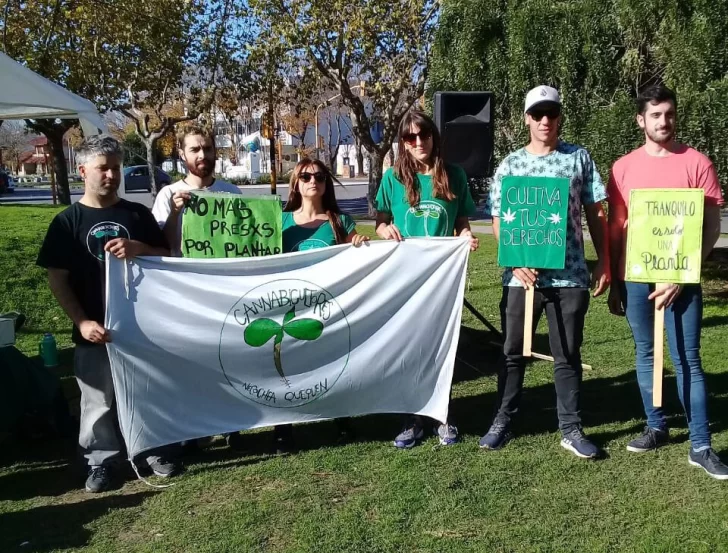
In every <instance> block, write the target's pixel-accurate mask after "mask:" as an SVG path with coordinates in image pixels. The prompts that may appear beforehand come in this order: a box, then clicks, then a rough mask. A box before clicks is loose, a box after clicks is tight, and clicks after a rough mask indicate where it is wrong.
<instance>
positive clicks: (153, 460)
mask: <svg viewBox="0 0 728 553" xmlns="http://www.w3.org/2000/svg"><path fill="white" fill-rule="evenodd" d="M147 463H148V464H149V468H150V469H151V471H152V472H153V473H154V474H155V475H156V476H159V477H161V478H170V477H172V476H177V475H178V474H179V473H180V472H182V465H181V464H180V463H175V462H174V461H170V460H169V459H165V458H164V457H149V458H148V459H147Z"/></svg>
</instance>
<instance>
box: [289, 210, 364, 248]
mask: <svg viewBox="0 0 728 553" xmlns="http://www.w3.org/2000/svg"><path fill="white" fill-rule="evenodd" d="M339 220H340V221H341V225H342V226H343V227H344V230H345V231H346V234H347V236H348V235H349V234H351V233H352V231H353V230H354V229H355V228H356V223H355V222H354V219H352V218H351V217H349V216H348V215H345V214H344V213H342V214H340V215H339ZM335 245H336V235H335V234H334V229H333V228H331V223H329V222H328V221H324V222H323V223H322V224H320V225H319V226H317V227H302V226H299V225H297V224H296V221H295V220H294V219H293V212H291V211H284V212H283V253H290V252H300V251H303V250H313V249H316V248H325V247H326V246H335Z"/></svg>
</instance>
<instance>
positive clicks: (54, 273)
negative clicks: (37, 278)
mask: <svg viewBox="0 0 728 553" xmlns="http://www.w3.org/2000/svg"><path fill="white" fill-rule="evenodd" d="M69 275H70V272H69V271H67V270H65V269H48V285H49V286H50V289H51V292H53V295H54V296H55V297H56V300H58V303H59V305H60V306H61V308H62V309H63V310H64V311H65V312H66V315H68V317H69V318H70V319H71V320H72V321H73V324H75V325H76V326H77V327H78V329H79V331H80V332H81V335H82V336H83V337H84V338H85V339H86V340H88V341H89V342H93V343H95V344H103V343H104V342H110V341H111V340H110V336H109V331H108V330H106V329H105V328H104V327H103V326H101V325H100V324H99V323H97V322H96V321H92V320H90V319H89V318H88V316H87V315H86V312H85V311H84V310H83V307H81V304H80V303H79V301H78V298H77V297H76V294H74V292H73V290H72V289H71V285H70V283H69Z"/></svg>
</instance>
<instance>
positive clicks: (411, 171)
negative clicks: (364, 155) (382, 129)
mask: <svg viewBox="0 0 728 553" xmlns="http://www.w3.org/2000/svg"><path fill="white" fill-rule="evenodd" d="M412 127H417V128H418V129H420V131H425V132H429V133H430V134H431V136H432V153H431V154H430V159H431V161H432V195H433V197H435V198H440V199H441V200H445V201H448V202H449V201H452V200H454V199H455V194H453V193H452V190H450V182H449V181H448V178H447V172H446V171H445V162H444V161H443V159H442V156H441V155H440V132H439V131H438V130H437V126H436V125H435V122H434V121H433V120H432V119H430V117H429V116H428V115H427V114H426V113H423V112H421V111H417V110H412V111H409V112H408V113H407V114H406V115H405V116H404V117H403V118H402V121H400V122H399V130H398V131H397V135H398V137H399V149H398V151H397V161H396V162H395V163H394V176H396V177H397V179H398V180H399V182H401V183H402V184H403V185H404V189H405V191H406V192H407V202H408V203H409V204H410V205H411V206H412V207H415V206H416V205H417V204H419V203H420V196H421V191H420V183H419V181H418V180H417V168H418V167H419V162H418V161H417V160H416V159H415V158H413V157H412V156H411V155H410V153H409V152H408V151H407V147H406V146H405V142H404V135H405V134H408V133H409V132H411V129H412Z"/></svg>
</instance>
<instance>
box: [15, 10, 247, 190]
mask: <svg viewBox="0 0 728 553" xmlns="http://www.w3.org/2000/svg"><path fill="white" fill-rule="evenodd" d="M243 4H244V2H243V0H214V1H205V0H187V1H185V2H178V1H176V0H114V1H113V2H112V1H109V0H7V1H6V3H5V8H4V10H3V12H2V27H1V31H2V47H3V49H4V50H5V52H6V53H8V55H10V56H11V57H13V58H15V59H18V60H22V61H23V62H25V63H26V64H27V65H28V67H29V68H30V69H32V70H34V71H36V72H37V73H39V74H41V75H43V76H44V77H46V78H49V79H50V80H52V81H54V82H56V83H58V84H60V85H61V86H63V87H65V88H67V89H69V90H71V91H72V92H75V93H76V94H79V95H81V96H83V97H85V98H87V99H89V100H91V101H92V102H94V103H95V104H96V105H97V107H98V108H99V109H100V111H102V112H104V111H111V110H121V111H123V112H124V113H125V114H126V115H128V116H130V117H131V118H132V119H133V120H134V121H135V126H136V128H137V129H138V132H139V133H140V135H141V136H142V139H143V140H144V141H145V145H146V147H147V152H148V157H149V159H148V163H149V164H154V144H155V143H156V141H157V140H158V139H159V137H161V136H163V135H164V134H165V133H166V132H167V131H168V130H169V129H170V128H171V127H172V126H173V125H174V124H175V123H176V122H177V120H178V119H180V118H182V117H184V118H187V119H192V118H194V117H196V115H197V113H199V112H201V111H202V109H203V108H204V106H205V104H206V103H208V102H209V101H211V99H210V97H211V95H212V93H213V92H214V88H215V84H216V82H217V79H218V78H219V75H220V67H221V65H223V64H225V63H228V59H233V58H234V57H235V55H234V54H232V53H231V52H232V51H233V48H234V47H237V46H238V43H237V42H236V41H238V39H239V37H240V36H241V34H242V33H243V32H244V31H245V29H246V27H245V26H244V25H242V24H240V25H238V24H233V23H234V21H233V19H234V18H235V17H241V14H242V13H243ZM176 102H184V110H183V113H182V115H172V116H170V115H169V113H168V110H169V107H170V106H174V105H175V103H176ZM69 125H70V123H68V122H67V121H60V122H59V121H55V120H49V121H43V122H31V126H33V127H34V128H36V129H38V130H40V131H42V132H43V133H44V134H46V136H48V140H49V143H50V144H51V146H52V148H53V151H54V155H55V160H56V171H57V176H58V183H59V191H60V197H61V201H62V202H64V203H68V202H70V194H69V191H68V181H67V170H66V167H65V158H64V157H63V154H62V146H61V145H62V143H61V142H60V140H61V139H62V138H61V137H62V136H63V134H64V133H65V132H66V130H68V127H69ZM151 174H154V173H153V172H152V173H151Z"/></svg>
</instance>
